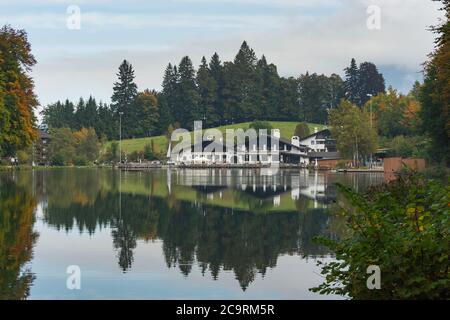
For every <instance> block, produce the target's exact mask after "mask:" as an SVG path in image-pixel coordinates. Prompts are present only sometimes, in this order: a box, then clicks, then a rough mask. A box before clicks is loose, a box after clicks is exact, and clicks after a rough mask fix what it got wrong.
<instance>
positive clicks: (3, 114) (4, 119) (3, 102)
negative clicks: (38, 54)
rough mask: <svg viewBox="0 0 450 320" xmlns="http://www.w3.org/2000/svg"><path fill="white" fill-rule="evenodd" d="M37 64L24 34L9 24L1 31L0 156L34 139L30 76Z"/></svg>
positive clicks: (30, 143) (35, 102) (12, 153)
mask: <svg viewBox="0 0 450 320" xmlns="http://www.w3.org/2000/svg"><path fill="white" fill-rule="evenodd" d="M35 64H36V60H35V59H34V56H33V55H32V54H31V46H30V44H29V42H28V36H27V33H26V32H25V31H24V30H16V29H13V28H11V27H10V26H9V25H5V26H3V27H1V28H0V155H3V156H13V155H14V154H15V153H16V151H17V150H22V149H25V148H27V147H29V146H31V145H32V143H33V141H34V139H36V137H37V132H36V129H35V120H36V119H35V117H34V110H35V108H36V107H37V105H38V101H37V97H36V95H35V94H34V92H33V90H34V83H33V79H32V78H31V77H30V75H29V73H30V71H31V69H32V67H33V66H34V65H35Z"/></svg>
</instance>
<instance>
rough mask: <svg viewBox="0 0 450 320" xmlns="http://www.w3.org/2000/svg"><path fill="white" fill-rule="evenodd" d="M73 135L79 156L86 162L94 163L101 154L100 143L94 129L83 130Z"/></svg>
mask: <svg viewBox="0 0 450 320" xmlns="http://www.w3.org/2000/svg"><path fill="white" fill-rule="evenodd" d="M73 135H74V138H75V148H76V153H77V155H78V156H80V157H82V158H83V159H85V160H86V162H90V163H92V162H94V161H95V160H96V159H97V158H98V156H99V152H100V143H99V141H98V138H97V134H96V132H95V130H94V129H93V128H89V129H86V128H82V129H81V130H79V131H77V132H75V133H74V134H73Z"/></svg>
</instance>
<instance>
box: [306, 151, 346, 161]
mask: <svg viewBox="0 0 450 320" xmlns="http://www.w3.org/2000/svg"><path fill="white" fill-rule="evenodd" d="M308 157H309V158H317V159H324V160H335V159H342V157H341V154H340V152H309V153H308Z"/></svg>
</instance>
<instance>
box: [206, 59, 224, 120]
mask: <svg viewBox="0 0 450 320" xmlns="http://www.w3.org/2000/svg"><path fill="white" fill-rule="evenodd" d="M209 70H210V74H211V77H212V78H213V79H214V81H215V83H216V100H215V101H214V112H215V114H216V115H217V117H218V124H222V123H223V72H224V71H223V65H222V62H221V61H220V58H219V55H218V54H217V53H214V54H213V56H212V57H211V60H210V62H209Z"/></svg>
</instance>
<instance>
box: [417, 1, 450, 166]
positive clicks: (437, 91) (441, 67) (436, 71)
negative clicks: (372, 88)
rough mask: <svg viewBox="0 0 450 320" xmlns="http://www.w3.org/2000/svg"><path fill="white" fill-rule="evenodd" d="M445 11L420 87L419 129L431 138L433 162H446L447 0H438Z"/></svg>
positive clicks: (449, 130) (449, 93) (449, 156)
mask: <svg viewBox="0 0 450 320" xmlns="http://www.w3.org/2000/svg"><path fill="white" fill-rule="evenodd" d="M440 2H442V10H443V11H444V13H445V18H444V19H443V21H442V23H441V25H440V26H438V27H435V28H433V29H434V32H435V33H437V35H438V38H437V39H436V49H435V51H434V52H433V53H432V54H431V55H430V60H429V61H428V62H427V63H426V65H425V77H424V84H423V86H422V88H421V90H420V94H419V97H420V102H421V104H422V109H421V111H420V118H421V120H422V130H423V132H424V133H425V134H427V135H428V136H429V137H430V138H431V155H432V157H433V160H434V161H436V162H438V163H439V162H441V161H443V162H445V163H446V165H447V166H450V143H449V138H450V81H449V79H450V67H449V61H450V2H449V1H448V0H441V1H440Z"/></svg>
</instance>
